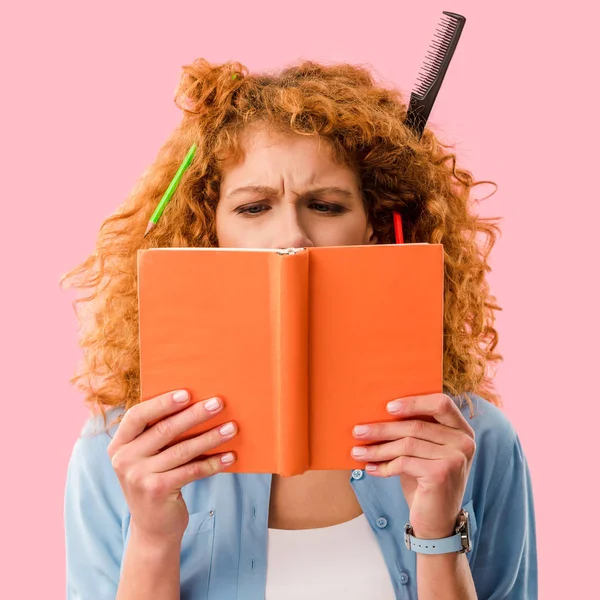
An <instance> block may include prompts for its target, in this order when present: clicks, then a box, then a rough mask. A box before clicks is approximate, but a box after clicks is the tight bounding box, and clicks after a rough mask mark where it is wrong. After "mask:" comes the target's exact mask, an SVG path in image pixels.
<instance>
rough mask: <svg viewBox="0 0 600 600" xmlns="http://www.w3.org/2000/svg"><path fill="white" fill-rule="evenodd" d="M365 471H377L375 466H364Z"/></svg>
mask: <svg viewBox="0 0 600 600" xmlns="http://www.w3.org/2000/svg"><path fill="white" fill-rule="evenodd" d="M365 471H369V472H373V471H377V465H365Z"/></svg>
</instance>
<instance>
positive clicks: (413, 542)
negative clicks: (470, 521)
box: [405, 533, 463, 554]
mask: <svg viewBox="0 0 600 600" xmlns="http://www.w3.org/2000/svg"><path fill="white" fill-rule="evenodd" d="M405 537H407V538H408V539H407V542H406V547H407V548H408V549H409V550H412V551H413V552H418V553H419V554H447V553H450V552H460V551H461V550H462V548H463V546H462V539H461V534H460V533H456V534H455V535H451V536H450V537H447V538H440V539H437V540H421V539H419V538H416V537H415V536H414V535H410V534H409V533H406V534H405Z"/></svg>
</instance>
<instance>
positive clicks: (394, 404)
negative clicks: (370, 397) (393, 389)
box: [387, 400, 402, 413]
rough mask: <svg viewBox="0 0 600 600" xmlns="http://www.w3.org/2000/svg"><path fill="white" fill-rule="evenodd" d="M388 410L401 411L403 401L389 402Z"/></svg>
mask: <svg viewBox="0 0 600 600" xmlns="http://www.w3.org/2000/svg"><path fill="white" fill-rule="evenodd" d="M387 409H388V412H391V413H399V412H400V411H401V410H402V402H401V401H400V400H392V401H391V402H388V404H387Z"/></svg>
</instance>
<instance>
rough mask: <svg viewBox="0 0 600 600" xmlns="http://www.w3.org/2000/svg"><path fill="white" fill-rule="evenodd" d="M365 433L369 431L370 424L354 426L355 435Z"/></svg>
mask: <svg viewBox="0 0 600 600" xmlns="http://www.w3.org/2000/svg"><path fill="white" fill-rule="evenodd" d="M365 433H369V426H368V425H357V426H356V427H355V428H354V435H365Z"/></svg>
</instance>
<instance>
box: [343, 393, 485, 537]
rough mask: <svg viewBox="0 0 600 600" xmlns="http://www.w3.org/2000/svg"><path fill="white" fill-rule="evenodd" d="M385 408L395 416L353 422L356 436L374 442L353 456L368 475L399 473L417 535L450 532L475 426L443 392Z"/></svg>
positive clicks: (467, 468) (471, 452) (469, 460)
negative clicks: (389, 419) (394, 418)
mask: <svg viewBox="0 0 600 600" xmlns="http://www.w3.org/2000/svg"><path fill="white" fill-rule="evenodd" d="M388 412H389V413H390V414H392V415H394V416H397V417H398V419H399V420H398V421H392V422H389V423H375V424H370V425H359V426H357V427H355V428H354V436H355V437H356V438H357V439H360V440H361V441H365V442H376V443H375V444H373V445H370V446H357V447H355V448H353V449H352V456H353V457H354V458H356V459H358V460H360V461H361V462H364V461H368V464H367V465H366V467H365V470H366V471H367V472H368V473H369V474H370V475H376V476H381V477H390V476H393V475H399V476H400V484H401V485H402V491H403V493H404V497H405V499H406V502H407V504H408V507H409V510H410V517H409V518H410V524H411V525H412V526H413V529H414V535H415V537H418V538H423V539H436V538H444V537H448V536H450V535H453V534H454V525H455V523H456V518H457V516H458V513H459V511H460V509H461V504H462V500H463V496H464V493H465V488H466V485H467V479H468V477H469V471H470V469H471V464H472V461H473V455H474V454H475V433H474V432H473V429H472V428H471V426H470V425H469V424H468V423H467V421H466V419H465V418H464V417H463V415H462V413H461V412H460V410H459V408H458V407H457V406H456V404H455V403H454V402H453V401H452V399H451V398H450V397H448V396H446V395H445V394H430V395H427V396H413V397H409V398H403V399H401V400H395V401H393V402H390V403H388ZM380 442H383V443H380Z"/></svg>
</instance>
